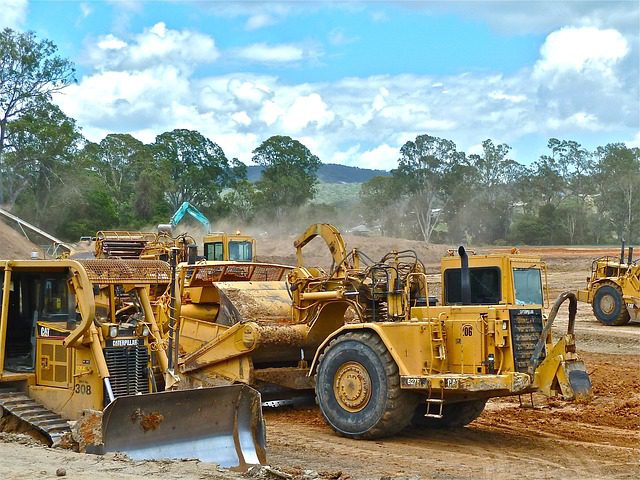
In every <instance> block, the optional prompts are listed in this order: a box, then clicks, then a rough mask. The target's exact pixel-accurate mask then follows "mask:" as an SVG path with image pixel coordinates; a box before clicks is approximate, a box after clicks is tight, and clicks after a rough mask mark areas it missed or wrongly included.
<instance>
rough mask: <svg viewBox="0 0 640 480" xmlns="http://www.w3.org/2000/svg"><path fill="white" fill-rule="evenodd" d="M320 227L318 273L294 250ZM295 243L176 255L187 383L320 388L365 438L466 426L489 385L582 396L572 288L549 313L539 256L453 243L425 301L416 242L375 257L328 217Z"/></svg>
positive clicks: (339, 425)
mask: <svg viewBox="0 0 640 480" xmlns="http://www.w3.org/2000/svg"><path fill="white" fill-rule="evenodd" d="M315 237H322V238H323V239H324V240H325V242H326V243H327V246H328V247H329V250H330V252H331V255H332V258H333V265H332V267H331V269H330V270H329V271H327V272H325V271H324V270H322V269H321V268H318V267H309V266H305V263H304V258H303V248H304V247H305V245H307V244H308V243H309V242H310V241H311V240H312V239H314V238H315ZM294 246H295V247H296V249H297V266H296V267H295V268H288V267H284V266H282V265H269V264H255V263H244V264H243V263H235V264H229V263H226V264H225V263H220V262H204V263H197V264H192V265H187V264H183V265H181V268H180V275H179V278H180V280H179V291H180V292H181V295H180V296H181V305H180V306H179V315H178V317H179V330H178V333H179V337H178V338H179V341H178V344H179V348H180V355H179V358H178V371H179V373H180V375H181V376H182V377H183V378H182V382H181V383H182V385H191V386H207V385H221V384H231V383H245V384H248V385H252V386H254V387H256V388H258V389H259V390H260V391H261V392H262V393H263V397H264V398H269V397H270V396H271V397H272V398H282V396H286V395H294V394H295V392H296V391H304V390H315V395H316V399H317V402H318V404H319V406H320V409H321V411H322V414H323V416H324V418H325V419H326V421H327V423H328V424H329V425H330V426H331V427H332V428H333V429H334V430H335V431H336V432H337V433H339V434H340V435H343V436H346V437H351V438H365V439H366V438H378V437H384V436H388V435H393V434H395V433H397V432H399V431H400V430H401V429H403V428H404V427H406V426H407V425H409V424H411V423H413V424H414V425H417V426H423V427H439V426H462V425H466V424H468V423H470V422H471V421H473V420H474V419H475V418H476V417H477V416H478V415H480V413H481V412H482V410H483V409H484V406H485V403H486V401H487V399H488V398H491V397H496V396H508V395H521V394H526V393H531V392H542V393H544V394H546V395H549V396H551V395H556V394H560V395H562V396H563V397H564V398H566V399H574V398H588V397H589V396H590V394H591V383H590V380H589V377H588V374H587V372H586V369H585V366H584V363H583V362H582V361H580V360H579V358H578V357H577V355H576V351H575V337H574V334H573V329H574V323H575V315H576V304H577V302H576V297H575V295H574V294H573V293H570V292H565V293H563V294H562V295H560V296H559V297H558V299H557V300H556V301H555V303H554V305H553V307H552V309H551V311H550V314H549V317H548V318H546V317H545V315H544V314H543V306H544V304H545V299H544V292H545V291H546V288H544V287H545V285H546V275H545V272H546V270H545V266H544V264H543V263H542V262H541V261H540V260H539V259H536V258H529V257H525V256H521V255H519V254H512V255H471V256H468V255H467V254H466V252H465V251H464V249H463V248H460V250H459V256H454V255H450V256H447V257H445V258H443V260H442V264H441V275H442V286H443V288H442V295H441V299H440V305H434V304H433V303H434V302H430V301H429V291H428V285H427V278H426V276H425V273H424V272H425V269H424V266H423V265H422V263H421V262H420V261H419V259H418V258H417V257H416V255H415V253H414V252H411V251H405V252H391V253H389V254H387V255H385V256H384V257H383V258H382V259H381V260H380V261H378V262H373V261H371V260H370V259H369V258H368V257H366V255H364V254H363V253H362V252H359V251H357V250H353V251H347V249H346V246H345V243H344V240H343V239H342V237H341V235H340V233H339V232H338V231H337V229H335V227H333V226H331V225H328V224H316V225H312V226H310V227H309V229H307V231H306V232H304V233H303V234H302V235H301V236H300V237H299V238H298V239H297V240H296V241H295V242H294ZM543 280H544V281H543ZM567 300H568V301H569V317H570V318H569V325H568V330H567V333H566V334H565V335H563V336H562V337H561V338H560V339H559V340H558V341H557V342H556V343H553V339H552V334H551V326H552V324H553V321H554V319H555V317H556V314H557V312H558V309H559V307H560V305H561V304H562V303H563V302H565V301H567Z"/></svg>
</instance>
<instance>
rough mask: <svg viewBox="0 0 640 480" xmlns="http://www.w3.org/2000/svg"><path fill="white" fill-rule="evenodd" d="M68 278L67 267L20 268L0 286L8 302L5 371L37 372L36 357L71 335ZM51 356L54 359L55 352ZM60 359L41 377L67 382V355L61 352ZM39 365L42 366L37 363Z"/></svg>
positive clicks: (72, 306)
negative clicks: (35, 269) (45, 268)
mask: <svg viewBox="0 0 640 480" xmlns="http://www.w3.org/2000/svg"><path fill="white" fill-rule="evenodd" d="M68 278H69V273H68V272H67V271H66V270H65V269H53V270H49V271H28V270H27V271H23V270H18V271H15V272H14V273H13V275H12V276H11V280H10V282H9V283H8V285H7V287H6V289H5V285H4V282H3V284H2V285H0V289H1V290H0V291H1V292H2V298H3V305H6V308H3V316H4V317H5V318H4V319H3V322H2V325H3V330H4V332H3V335H2V338H1V339H0V342H1V343H2V348H1V349H0V351H1V352H2V359H0V361H2V362H3V370H5V371H8V372H15V373H18V372H34V371H35V368H36V358H38V357H40V356H41V355H42V351H43V350H44V351H48V350H50V349H54V348H55V347H54V344H55V343H56V341H57V342H58V343H61V340H62V339H63V338H64V337H65V336H66V335H68V332H69V324H73V323H74V320H75V297H74V295H73V293H71V292H70V291H69V287H68ZM5 290H6V291H5ZM5 295H6V300H5ZM50 357H51V360H52V361H54V357H55V355H51V356H50ZM47 358H49V356H47ZM57 360H58V361H57V362H56V363H59V365H57V366H56V367H54V368H53V369H51V371H50V372H49V371H47V372H46V373H49V375H47V374H46V373H43V372H42V371H40V372H39V373H40V375H39V377H41V378H43V379H46V380H47V381H49V382H54V383H55V382H58V383H66V381H67V371H66V362H67V355H66V354H60V353H58V356H57ZM47 363H48V362H47ZM46 366H49V365H46ZM38 367H42V365H41V364H38ZM39 370H40V368H39Z"/></svg>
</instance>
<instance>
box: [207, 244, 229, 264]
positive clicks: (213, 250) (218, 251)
mask: <svg viewBox="0 0 640 480" xmlns="http://www.w3.org/2000/svg"><path fill="white" fill-rule="evenodd" d="M204 247H205V252H204V256H205V258H206V259H207V260H215V261H221V260H224V250H223V248H222V242H212V243H206V244H205V246H204Z"/></svg>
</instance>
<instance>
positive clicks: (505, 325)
mask: <svg viewBox="0 0 640 480" xmlns="http://www.w3.org/2000/svg"><path fill="white" fill-rule="evenodd" d="M508 328H509V322H507V321H506V320H503V321H502V330H507V329H508Z"/></svg>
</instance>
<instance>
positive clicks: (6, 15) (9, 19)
mask: <svg viewBox="0 0 640 480" xmlns="http://www.w3.org/2000/svg"><path fill="white" fill-rule="evenodd" d="M27 7H28V1H27V0H2V7H1V11H2V13H1V14H0V28H13V29H20V28H21V27H22V25H23V24H24V21H25V20H26V18H27Z"/></svg>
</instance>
